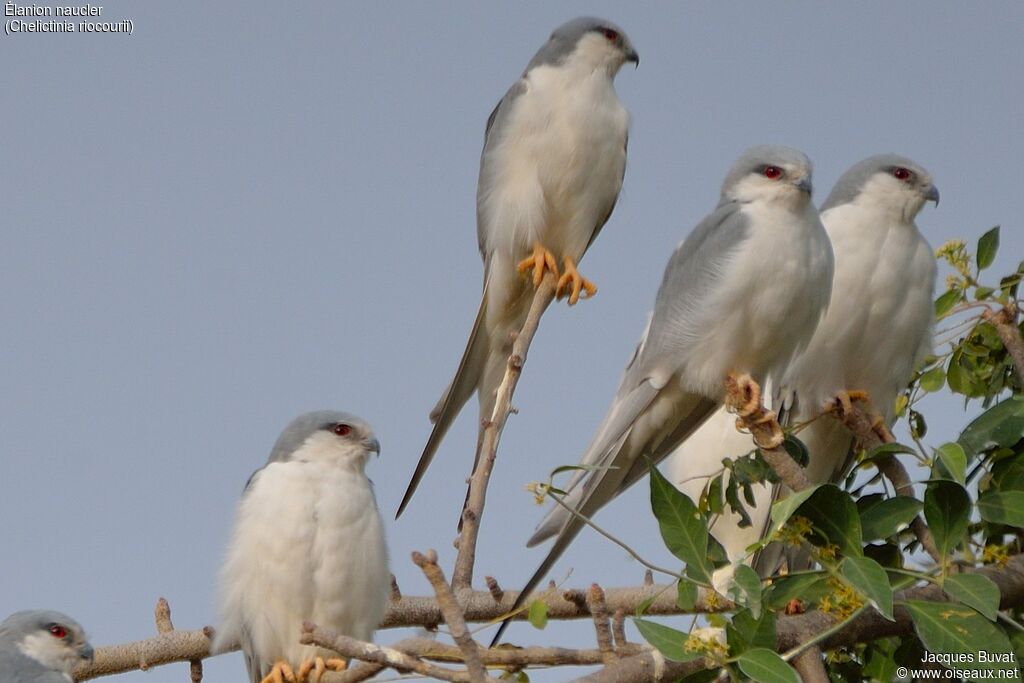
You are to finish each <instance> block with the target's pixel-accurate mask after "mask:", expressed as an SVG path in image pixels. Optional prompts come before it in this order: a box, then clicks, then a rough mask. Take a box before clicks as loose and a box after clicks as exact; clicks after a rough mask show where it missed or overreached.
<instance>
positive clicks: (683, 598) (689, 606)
mask: <svg viewBox="0 0 1024 683" xmlns="http://www.w3.org/2000/svg"><path fill="white" fill-rule="evenodd" d="M677 583H678V585H677V586H676V605H678V606H679V609H681V610H683V611H686V612H692V611H693V608H694V607H696V606H697V584H695V583H693V582H692V581H684V580H682V579H680V580H679V581H678V582H677Z"/></svg>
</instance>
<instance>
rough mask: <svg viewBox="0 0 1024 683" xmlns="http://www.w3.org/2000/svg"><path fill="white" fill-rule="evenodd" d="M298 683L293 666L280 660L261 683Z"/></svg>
mask: <svg viewBox="0 0 1024 683" xmlns="http://www.w3.org/2000/svg"><path fill="white" fill-rule="evenodd" d="M285 681H288V683H297V681H296V678H295V671H294V670H293V669H292V667H291V665H290V664H288V662H286V661H284V660H278V661H276V662H274V666H273V667H271V669H270V671H269V672H268V673H267V675H266V676H264V677H263V680H262V681H261V682H260V683H285Z"/></svg>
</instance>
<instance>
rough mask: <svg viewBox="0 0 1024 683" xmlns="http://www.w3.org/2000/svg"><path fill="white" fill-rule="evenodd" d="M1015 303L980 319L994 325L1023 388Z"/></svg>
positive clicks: (1023, 345) (1022, 344)
mask: <svg viewBox="0 0 1024 683" xmlns="http://www.w3.org/2000/svg"><path fill="white" fill-rule="evenodd" d="M1017 313H1018V310H1017V303H1016V302H1015V301H1011V302H1009V303H1007V304H1006V305H1005V306H1003V307H1002V308H1001V309H999V310H998V311H988V312H986V313H985V314H984V315H983V316H982V317H983V318H984V319H985V320H988V321H989V322H990V323H992V324H993V325H995V327H996V332H998V333H999V338H1000V339H1001V340H1002V342H1003V346H1005V347H1006V352H1007V353H1008V354H1010V358H1012V359H1013V369H1014V371H1015V373H1016V375H1017V381H1018V382H1020V384H1021V385H1022V386H1024V339H1022V338H1021V335H1020V328H1018V327H1017Z"/></svg>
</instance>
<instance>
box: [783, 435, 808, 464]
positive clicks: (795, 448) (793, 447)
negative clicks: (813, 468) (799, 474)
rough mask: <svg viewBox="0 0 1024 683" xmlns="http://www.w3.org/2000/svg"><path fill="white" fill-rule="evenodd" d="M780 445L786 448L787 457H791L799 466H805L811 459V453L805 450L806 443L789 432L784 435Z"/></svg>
mask: <svg viewBox="0 0 1024 683" xmlns="http://www.w3.org/2000/svg"><path fill="white" fill-rule="evenodd" d="M782 447H783V448H785V449H786V452H787V453H789V457H791V458H793V460H795V461H796V464H797V465H800V467H807V463H809V462H810V461H811V454H810V451H808V450H807V444H805V443H804V442H803V441H801V440H800V439H798V438H797V437H795V436H793V435H791V434H787V435H786V438H785V439H784V440H783V442H782Z"/></svg>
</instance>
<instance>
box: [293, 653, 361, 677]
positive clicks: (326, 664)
mask: <svg viewBox="0 0 1024 683" xmlns="http://www.w3.org/2000/svg"><path fill="white" fill-rule="evenodd" d="M347 667H348V662H346V661H345V660H344V659H337V658H334V657H332V658H330V659H327V660H325V659H324V658H323V657H314V658H313V659H307V660H306V661H304V662H303V663H302V666H300V667H299V672H298V674H297V676H298V680H299V681H300V683H301V682H304V681H307V680H312V681H313V683H320V679H321V678H323V675H324V672H326V671H327V670H328V669H330V670H331V671H344V670H345V669H346V668H347ZM310 673H312V674H313V676H312V678H310Z"/></svg>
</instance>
